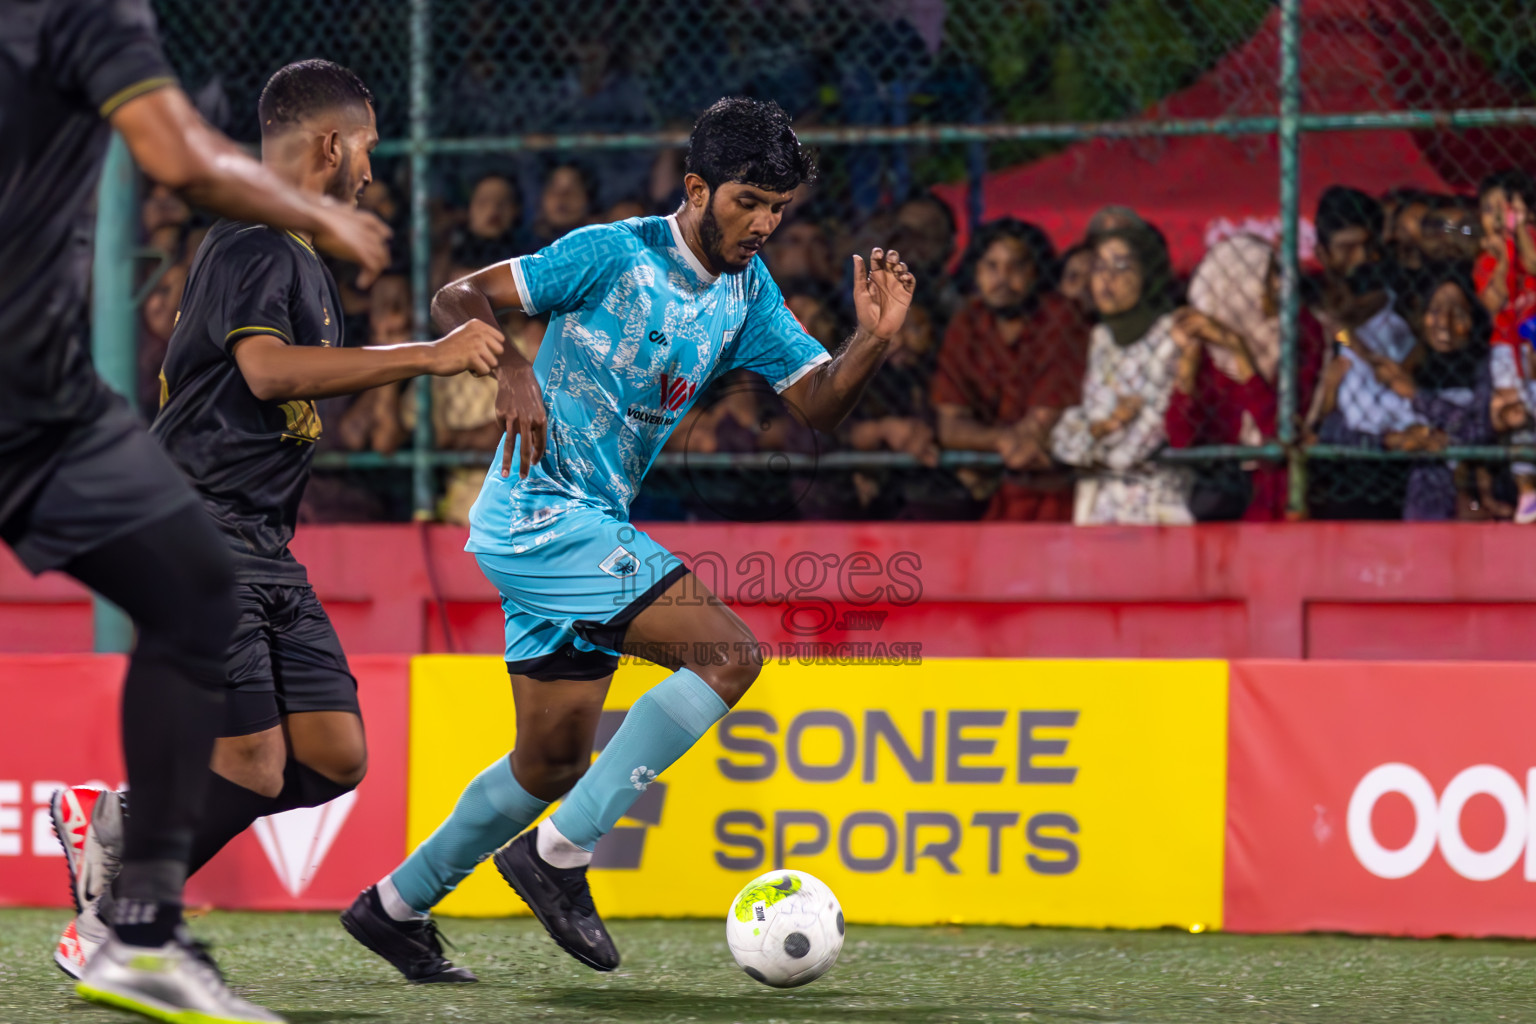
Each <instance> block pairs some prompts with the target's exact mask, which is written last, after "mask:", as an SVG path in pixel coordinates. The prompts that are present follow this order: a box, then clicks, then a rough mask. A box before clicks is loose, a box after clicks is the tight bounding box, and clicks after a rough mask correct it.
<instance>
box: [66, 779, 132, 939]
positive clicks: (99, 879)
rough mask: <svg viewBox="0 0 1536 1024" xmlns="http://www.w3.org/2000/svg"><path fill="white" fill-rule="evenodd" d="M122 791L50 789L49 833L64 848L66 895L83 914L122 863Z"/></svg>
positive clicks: (108, 883)
mask: <svg viewBox="0 0 1536 1024" xmlns="http://www.w3.org/2000/svg"><path fill="white" fill-rule="evenodd" d="M123 805H124V800H123V794H121V793H118V792H114V791H113V790H110V789H87V788H86V787H84V786H74V787H71V788H69V789H58V790H54V793H53V797H52V799H51V800H49V802H48V809H49V811H50V812H51V813H52V816H53V832H54V835H56V836H58V837H59V845H61V846H63V847H64V864H65V866H66V867H67V868H68V869H69V894H70V896H72V897H73V898H74V901H75V913H77V914H78V913H83V912H84V910H85V908H86V907H88V906H90V905H91V903H93V902H94V901H95V900H96V899H97V897H99V896H100V895H101V894H102V892H104V891H105V890H106V888H107V886H108V885H110V884H111V882H112V879H114V878H116V877H117V873H118V871H119V870H121V869H122V866H123Z"/></svg>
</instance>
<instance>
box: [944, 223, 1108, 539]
mask: <svg viewBox="0 0 1536 1024" xmlns="http://www.w3.org/2000/svg"><path fill="white" fill-rule="evenodd" d="M1054 268H1055V253H1054V251H1053V249H1052V246H1051V241H1050V238H1049V237H1048V236H1047V235H1046V234H1045V232H1044V231H1042V230H1041V229H1040V228H1038V227H1036V226H1035V225H1033V224H1026V223H1023V222H1021V221H1017V220H1014V219H1012V218H1005V219H1003V220H996V221H992V222H991V223H988V224H984V225H982V227H981V229H980V230H979V231H978V232H977V233H976V238H975V240H974V241H973V242H972V243H971V247H970V250H969V251H968V253H967V256H966V260H965V273H964V276H965V278H966V279H967V281H968V283H969V285H970V289H971V290H972V291H973V293H974V294H973V297H972V298H971V299H970V301H969V302H967V303H966V304H965V305H964V306H963V307H961V309H960V311H959V313H957V314H956V315H955V318H954V319H953V320H951V321H950V324H949V329H948V330H947V331H946V332H945V335H944V344H943V346H942V347H941V348H940V350H939V359H938V367H937V370H936V371H935V373H934V378H933V388H932V392H931V394H932V400H933V405H934V408H935V409H936V411H937V413H938V434H939V443H940V444H941V445H942V446H943V447H945V448H953V449H961V450H967V451H994V452H997V453H998V454H999V455H1001V456H1002V457H1003V464H1004V467H1005V469H1006V470H1007V473H1006V475H1005V478H1004V480H1003V482H1002V484H1001V486H999V487H997V488H996V491H995V493H993V494H992V495H991V502H990V504H989V505H988V506H987V511H986V518H988V519H1014V520H1027V521H1053V522H1064V521H1067V520H1069V519H1071V517H1072V480H1071V477H1069V476H1067V475H1066V474H1064V473H1062V472H1060V471H1059V470H1057V469H1056V468H1055V467H1053V464H1052V462H1051V457H1050V447H1049V438H1050V432H1051V428H1052V427H1054V426H1055V425H1056V421H1057V419H1058V418H1059V417H1060V415H1061V410H1062V409H1064V408H1066V407H1067V406H1069V405H1071V404H1072V403H1073V402H1074V401H1076V400H1077V397H1078V396H1079V395H1080V394H1081V393H1082V380H1083V364H1084V359H1085V349H1086V347H1087V345H1086V343H1087V324H1086V323H1085V322H1084V321H1083V318H1082V317H1081V316H1080V315H1079V314H1078V312H1077V310H1076V308H1075V307H1073V305H1072V304H1071V303H1070V302H1068V301H1067V300H1066V299H1064V298H1062V297H1061V296H1060V295H1059V294H1057V293H1056V292H1055V290H1054V288H1053V284H1054V282H1053V281H1052V271H1053V270H1054ZM967 476H971V474H967ZM977 491H978V492H979V493H978V494H977V497H978V498H980V497H982V496H983V494H982V493H980V492H981V488H980V485H979V483H978V487H977Z"/></svg>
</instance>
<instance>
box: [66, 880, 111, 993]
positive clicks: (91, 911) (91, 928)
mask: <svg viewBox="0 0 1536 1024" xmlns="http://www.w3.org/2000/svg"><path fill="white" fill-rule="evenodd" d="M111 937H112V930H111V929H110V928H108V927H107V923H106V922H105V921H103V920H102V919H101V901H100V900H95V901H94V902H92V903H89V904H87V905H86V908H85V909H84V910H82V911H80V913H78V914H76V915H75V919H74V920H73V921H70V922H69V927H67V928H65V929H64V934H63V935H60V936H59V944H58V945H57V946H56V947H54V950H53V962H54V963H56V964H58V965H59V970H61V971H63V972H64V973H65V974H67V975H69V976H70V977H71V978H75V979H76V980H78V979H79V978H80V975H82V974H84V973H85V965H86V964H88V963H90V960H91V957H93V956H95V955H96V951H97V950H98V949H100V948H101V944H102V943H103V942H106V941H107V940H108V939H109V938H111Z"/></svg>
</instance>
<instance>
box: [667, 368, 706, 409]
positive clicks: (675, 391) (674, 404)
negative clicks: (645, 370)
mask: <svg viewBox="0 0 1536 1024" xmlns="http://www.w3.org/2000/svg"><path fill="white" fill-rule="evenodd" d="M698 390H699V386H698V385H697V384H695V383H694V382H693V381H691V380H687V379H685V378H682V377H673V376H669V375H668V374H665V373H664V374H662V375H661V407H662V408H663V409H665V410H667V411H668V412H677V411H678V410H679V409H681V408H682V407H683V406H685V405H687V404H688V402H689V401H690V400H691V399H692V398H693V396H694V393H695V392H697V391H698Z"/></svg>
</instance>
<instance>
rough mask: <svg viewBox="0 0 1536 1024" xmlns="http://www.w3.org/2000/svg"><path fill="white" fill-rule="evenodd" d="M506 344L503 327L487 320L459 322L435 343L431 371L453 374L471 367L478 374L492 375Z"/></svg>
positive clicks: (436, 373)
mask: <svg viewBox="0 0 1536 1024" xmlns="http://www.w3.org/2000/svg"><path fill="white" fill-rule="evenodd" d="M506 343H507V342H506V338H505V337H504V336H503V335H502V333H501V330H500V328H496V327H492V326H491V325H490V324H488V323H486V322H485V321H484V320H471V321H469V322H468V323H464V324H460V325H459V326H458V327H455V328H454V329H453V330H451V331H449V332H448V333H447V334H445V335H443V336H442V337H441V338H439V339H437V340H436V341H434V342H433V343H432V357H431V360H430V365H431V367H432V373H433V375H435V376H438V377H452V376H453V375H454V374H457V373H463V372H464V371H465V370H468V371H469V372H470V373H472V374H474V375H475V376H476V377H489V376H490V375H491V374H492V373H495V372H496V365H497V363H499V362H500V361H501V352H502V349H503V348H505V347H506Z"/></svg>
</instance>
